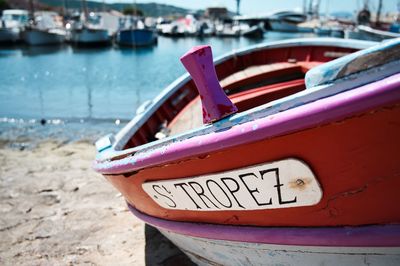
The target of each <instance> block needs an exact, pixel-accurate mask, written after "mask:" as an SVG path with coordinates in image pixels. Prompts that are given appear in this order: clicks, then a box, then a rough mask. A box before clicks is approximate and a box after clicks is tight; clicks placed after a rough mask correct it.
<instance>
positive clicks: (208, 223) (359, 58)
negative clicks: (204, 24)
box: [94, 38, 400, 265]
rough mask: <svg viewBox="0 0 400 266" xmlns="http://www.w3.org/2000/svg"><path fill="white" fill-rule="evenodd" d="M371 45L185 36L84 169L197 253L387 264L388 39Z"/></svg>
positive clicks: (393, 161) (393, 181)
mask: <svg viewBox="0 0 400 266" xmlns="http://www.w3.org/2000/svg"><path fill="white" fill-rule="evenodd" d="M375 44H376V43H371V42H365V41H357V40H350V41H349V40H342V39H331V38H327V39H301V40H289V41H280V42H275V43H265V44H261V45H258V46H255V47H252V48H249V49H244V50H241V51H238V52H233V53H230V54H228V55H226V56H223V57H221V58H219V59H217V60H215V70H214V69H213V66H212V64H211V62H212V61H211V51H210V48H209V47H197V48H195V49H193V50H191V51H190V52H188V53H187V54H186V55H184V56H183V57H182V58H181V60H182V62H183V64H184V65H185V67H186V68H187V69H188V71H189V72H190V73H191V75H192V77H193V79H192V78H191V77H190V76H189V75H184V76H182V77H181V78H179V79H178V80H176V81H175V82H174V83H172V84H171V85H170V86H169V87H167V88H166V89H165V90H164V91H163V92H162V93H161V94H160V96H158V97H157V98H156V99H154V100H153V101H151V102H148V103H145V104H144V105H143V106H142V107H141V108H139V109H138V111H137V116H136V117H135V118H134V119H133V120H132V121H130V122H129V123H128V124H127V125H126V127H125V128H123V129H122V130H121V131H120V132H119V133H118V134H116V135H115V136H113V135H109V136H106V137H104V138H102V139H100V140H99V141H98V142H97V143H96V147H97V150H98V153H97V157H96V160H95V162H94V169H95V170H96V171H98V172H100V173H102V174H103V175H104V176H105V177H106V178H107V180H108V181H110V182H111V183H112V184H113V185H114V186H115V187H116V188H117V189H118V190H119V191H120V192H121V193H122V194H123V196H124V197H125V199H126V201H127V202H128V206H129V208H130V210H131V211H132V212H133V213H134V214H135V215H136V216H138V217H139V218H140V219H142V220H143V221H145V222H146V223H148V224H150V225H153V226H155V227H157V228H158V229H159V230H160V231H161V232H162V233H163V234H164V235H166V236H167V237H168V238H169V239H171V240H172V241H173V242H174V243H175V244H176V245H177V246H178V247H179V248H181V249H182V250H183V251H184V252H185V253H186V254H187V255H188V256H189V257H190V258H191V259H192V260H193V261H194V262H196V263H199V264H211V265H227V264H229V265H244V264H257V265H259V264H274V265H276V264H284V265H338V264H340V265H357V264H362V263H371V264H379V265H398V264H399V263H400V225H399V222H400V208H399V206H398V202H399V199H400V194H399V193H398V187H399V186H400V163H399V156H398V151H399V150H400V140H399V138H398V136H399V135H400V127H399V124H400V73H399V72H400V53H399V50H400V40H393V41H388V42H385V43H383V44H380V45H377V46H375ZM372 45H373V46H372ZM371 46H372V47H371ZM361 49H363V50H361ZM341 56H343V57H341ZM337 57H341V58H337ZM333 59H334V60H333ZM328 61H330V62H328ZM217 76H218V77H219V79H220V80H221V82H220V83H218V80H217V78H216V77H217ZM196 87H197V89H198V90H199V91H200V96H199V93H198V92H197V90H196ZM225 93H226V94H227V95H228V96H229V97H226V95H225ZM200 100H201V102H200ZM201 113H203V123H205V124H204V125H202V118H201V117H202V115H201ZM199 117H200V118H199ZM157 139H158V140H157Z"/></svg>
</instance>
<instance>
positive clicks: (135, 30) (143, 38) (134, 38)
mask: <svg viewBox="0 0 400 266" xmlns="http://www.w3.org/2000/svg"><path fill="white" fill-rule="evenodd" d="M127 24H129V25H128V27H126V25H127ZM120 28H121V29H120V30H119V31H118V32H117V36H116V42H117V43H118V44H119V45H121V46H132V47H138V46H149V45H154V44H156V43H157V33H156V32H155V30H153V29H151V28H146V27H145V25H144V23H143V22H142V21H140V20H136V19H133V18H130V19H124V20H121V21H120Z"/></svg>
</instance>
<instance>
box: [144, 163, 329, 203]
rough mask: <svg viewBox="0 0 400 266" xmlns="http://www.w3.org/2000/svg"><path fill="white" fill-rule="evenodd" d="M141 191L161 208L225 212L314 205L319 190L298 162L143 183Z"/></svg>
mask: <svg viewBox="0 0 400 266" xmlns="http://www.w3.org/2000/svg"><path fill="white" fill-rule="evenodd" d="M142 187H143V189H144V191H146V193H147V194H148V195H149V196H150V197H151V198H152V199H153V200H154V201H155V202H156V203H157V204H158V205H160V206H161V207H163V208H166V209H174V210H195V211H224V210H260V209H278V208H290V207H299V206H310V205H315V204H317V203H318V202H319V201H320V200H321V198H322V190H321V188H320V186H319V184H318V181H317V179H316V178H315V176H314V174H313V173H312V171H311V169H310V168H309V167H308V166H307V165H306V164H305V163H304V162H302V161H300V160H297V159H285V160H281V161H277V162H271V163H265V164H259V165H255V166H252V167H247V168H242V169H235V170H232V171H227V172H221V173H216V174H210V175H204V176H198V177H190V178H180V179H173V180H166V181H155V182H146V183H144V184H143V185H142Z"/></svg>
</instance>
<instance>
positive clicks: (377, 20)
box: [375, 0, 382, 26]
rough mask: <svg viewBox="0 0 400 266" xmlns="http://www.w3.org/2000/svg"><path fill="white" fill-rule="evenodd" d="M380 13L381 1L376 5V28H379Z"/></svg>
mask: <svg viewBox="0 0 400 266" xmlns="http://www.w3.org/2000/svg"><path fill="white" fill-rule="evenodd" d="M381 12H382V0H379V4H378V11H376V22H375V24H376V26H380V24H381V22H380V17H381Z"/></svg>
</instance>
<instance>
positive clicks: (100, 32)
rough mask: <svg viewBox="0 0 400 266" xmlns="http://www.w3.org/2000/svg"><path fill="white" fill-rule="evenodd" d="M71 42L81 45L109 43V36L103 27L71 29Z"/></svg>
mask: <svg viewBox="0 0 400 266" xmlns="http://www.w3.org/2000/svg"><path fill="white" fill-rule="evenodd" d="M71 42H72V43H73V44H75V45H81V46H92V45H110V44H111V38H110V36H109V35H108V31H107V30H105V29H87V28H84V29H80V30H73V31H72V34H71Z"/></svg>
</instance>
